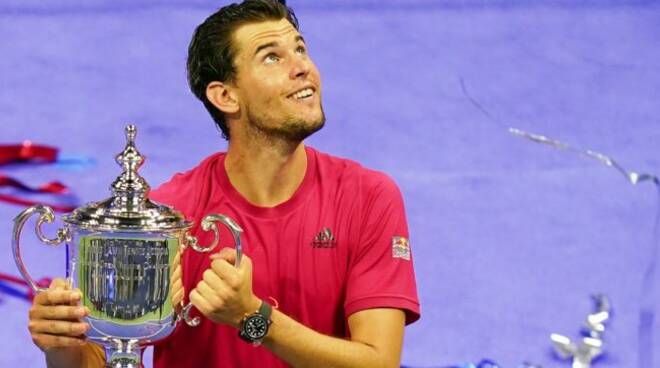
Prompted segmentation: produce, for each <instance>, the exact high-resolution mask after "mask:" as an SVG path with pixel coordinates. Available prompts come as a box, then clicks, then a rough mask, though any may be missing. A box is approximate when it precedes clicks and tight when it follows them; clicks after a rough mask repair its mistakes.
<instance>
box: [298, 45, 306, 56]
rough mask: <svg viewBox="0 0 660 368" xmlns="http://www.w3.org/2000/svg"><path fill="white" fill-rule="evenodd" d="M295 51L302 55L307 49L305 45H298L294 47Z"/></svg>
mask: <svg viewBox="0 0 660 368" xmlns="http://www.w3.org/2000/svg"><path fill="white" fill-rule="evenodd" d="M296 52H297V53H298V54H300V55H304V54H306V53H307V49H306V48H305V46H298V47H297V48H296Z"/></svg>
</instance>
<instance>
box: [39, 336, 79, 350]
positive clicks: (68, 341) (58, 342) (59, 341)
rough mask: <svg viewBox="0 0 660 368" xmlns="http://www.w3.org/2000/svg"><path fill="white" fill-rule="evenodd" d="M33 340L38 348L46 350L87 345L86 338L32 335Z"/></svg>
mask: <svg viewBox="0 0 660 368" xmlns="http://www.w3.org/2000/svg"><path fill="white" fill-rule="evenodd" d="M32 340H33V341H34V343H35V344H37V346H39V347H41V348H42V349H44V350H48V349H51V348H64V347H72V346H81V345H84V344H85V343H86V341H85V337H84V336H80V337H69V336H55V335H48V334H37V335H32Z"/></svg>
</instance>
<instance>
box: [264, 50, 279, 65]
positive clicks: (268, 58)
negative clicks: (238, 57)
mask: <svg viewBox="0 0 660 368" xmlns="http://www.w3.org/2000/svg"><path fill="white" fill-rule="evenodd" d="M279 60H280V57H279V56H277V55H275V54H274V53H272V52H271V53H270V54H268V55H266V57H264V62H265V63H267V64H270V63H276V62H277V61H279Z"/></svg>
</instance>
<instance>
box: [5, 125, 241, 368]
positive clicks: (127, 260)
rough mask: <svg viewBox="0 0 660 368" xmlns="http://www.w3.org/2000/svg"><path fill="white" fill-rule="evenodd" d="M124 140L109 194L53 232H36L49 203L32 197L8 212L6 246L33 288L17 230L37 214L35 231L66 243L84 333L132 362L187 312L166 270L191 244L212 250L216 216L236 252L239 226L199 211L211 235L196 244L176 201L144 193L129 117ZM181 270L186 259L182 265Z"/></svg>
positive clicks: (109, 361)
mask: <svg viewBox="0 0 660 368" xmlns="http://www.w3.org/2000/svg"><path fill="white" fill-rule="evenodd" d="M125 131H126V139H127V143H126V147H125V148H124V150H123V152H121V153H120V154H118V155H117V156H116V161H117V163H118V164H119V165H120V166H121V167H122V169H123V172H122V174H121V175H120V176H119V177H117V179H116V180H115V181H114V182H113V183H112V185H111V187H110V189H111V192H112V197H110V198H108V199H106V200H103V201H100V202H92V203H89V204H87V205H85V206H83V207H80V208H77V209H75V210H74V211H73V212H71V213H70V214H68V215H65V216H63V217H62V220H63V222H64V224H65V225H64V227H63V228H61V229H58V230H57V235H56V237H55V238H53V239H48V238H47V237H46V236H45V235H44V234H43V232H42V229H41V227H42V225H43V223H44V222H47V223H51V222H53V220H54V218H55V216H54V214H53V210H52V209H51V208H49V207H47V206H43V205H35V206H32V207H30V208H27V209H25V210H24V211H22V212H21V213H20V214H19V215H18V216H17V217H16V218H15V219H14V231H13V239H12V250H13V254H14V259H15V261H16V266H17V267H18V269H19V271H20V273H21V275H22V276H23V278H24V279H25V280H26V281H27V283H28V284H29V285H30V286H31V287H32V289H33V290H34V291H35V292H37V293H39V292H42V291H44V290H45V289H44V288H41V287H39V286H37V284H36V283H35V281H34V280H33V279H32V277H31V276H30V274H29V273H28V271H27V268H26V267H25V264H24V263H23V260H22V258H21V253H20V235H21V232H22V230H23V227H24V225H25V223H26V222H27V220H28V219H29V218H30V217H31V216H32V215H35V214H37V215H38V216H39V217H38V219H37V222H36V225H35V233H36V235H37V238H38V239H39V240H40V241H41V242H43V243H45V244H47V245H59V244H62V243H64V244H66V258H67V261H66V280H67V282H68V283H69V285H70V286H71V288H78V289H80V291H81V292H82V300H81V304H82V305H83V306H85V307H87V308H88V309H89V310H90V314H89V316H87V317H85V318H84V321H85V322H87V323H89V325H90V327H91V328H90V329H89V330H88V332H87V338H88V339H89V340H90V341H92V342H95V343H97V344H100V345H102V346H103V347H104V349H105V356H106V366H107V367H112V368H124V367H125V368H129V367H130V368H138V367H140V366H141V356H142V349H144V347H145V346H147V345H150V344H153V343H155V342H157V341H159V340H162V339H163V338H165V337H167V336H169V335H170V334H171V333H172V332H173V331H174V329H175V327H176V325H177V323H178V322H179V321H180V320H183V321H184V322H185V323H187V324H188V325H190V326H197V325H198V324H199V322H200V321H199V318H198V317H195V318H190V316H189V312H190V309H191V307H192V305H191V304H188V305H186V306H184V305H183V301H180V302H178V303H177V302H175V301H173V300H172V296H173V292H172V285H173V281H174V280H172V276H173V275H172V274H173V272H174V271H175V269H176V267H178V266H179V265H180V255H181V254H182V252H183V251H184V250H185V249H186V248H188V247H190V248H192V249H193V250H194V251H197V252H202V253H206V252H210V251H211V250H213V249H214V248H216V247H217V245H218V243H219V240H220V235H219V230H218V227H217V223H222V224H223V225H225V226H227V227H228V228H229V230H230V231H231V234H232V236H233V238H234V243H235V247H236V252H237V257H236V263H235V266H236V267H238V265H239V263H240V260H241V254H242V252H241V239H240V234H241V232H242V230H241V228H240V227H239V226H238V225H237V224H236V223H235V222H234V221H233V220H232V219H231V218H229V217H227V216H224V215H221V214H211V215H207V216H206V217H204V219H203V220H202V223H201V227H202V230H204V231H213V233H214V235H215V238H214V240H213V242H212V243H211V244H210V245H208V246H201V245H199V244H198V242H197V239H196V238H195V237H194V236H192V235H190V233H189V230H190V229H191V228H192V226H193V222H191V221H187V220H186V219H185V218H184V217H183V215H182V214H181V213H180V212H178V211H176V210H175V209H173V208H171V207H168V206H166V205H163V204H159V203H156V202H153V201H151V200H149V199H148V197H147V196H148V192H149V185H148V184H147V182H146V180H145V179H144V178H142V177H141V176H140V175H139V174H138V169H139V168H140V166H142V163H143V162H144V157H143V156H142V155H141V154H140V152H139V151H138V150H137V148H136V147H135V136H136V134H137V130H136V128H135V126H133V125H128V126H127V127H126V129H125ZM182 271H183V272H185V267H182Z"/></svg>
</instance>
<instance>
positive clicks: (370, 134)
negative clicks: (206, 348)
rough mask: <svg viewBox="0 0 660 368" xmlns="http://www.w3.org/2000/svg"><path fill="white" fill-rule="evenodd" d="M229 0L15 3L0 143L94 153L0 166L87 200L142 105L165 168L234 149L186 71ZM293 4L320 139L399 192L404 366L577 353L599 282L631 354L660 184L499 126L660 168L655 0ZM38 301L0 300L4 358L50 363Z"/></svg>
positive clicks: (60, 263) (51, 266)
mask: <svg viewBox="0 0 660 368" xmlns="http://www.w3.org/2000/svg"><path fill="white" fill-rule="evenodd" d="M223 4H225V2H213V1H209V0H193V1H183V0H178V1H156V0H149V1H146V0H142V1H128V0H121V1H107V0H92V1H90V0H85V1H83V0H71V1H66V2H59V3H57V2H48V3H47V4H45V3H43V2H42V1H37V0H28V1H25V0H3V1H2V2H1V3H0V35H1V36H0V83H1V86H2V88H0V143H13V142H20V141H22V140H24V139H30V140H32V141H34V142H37V143H45V144H52V145H57V146H59V147H60V148H61V149H62V151H61V154H62V155H63V156H64V157H65V158H66V157H71V156H75V157H80V156H82V157H88V158H91V159H93V160H95V162H96V164H94V165H88V166H84V167H76V166H71V165H42V166H24V165H12V166H5V167H2V168H0V170H1V171H2V172H4V173H5V174H9V175H12V176H15V177H17V178H19V179H21V180H24V181H26V182H28V183H31V184H33V185H37V184H39V183H42V182H44V181H46V180H50V179H59V180H61V181H63V182H65V183H67V184H68V185H70V186H71V188H72V190H73V192H74V193H75V196H76V198H77V199H78V200H79V201H81V202H87V201H92V200H99V199H102V198H105V197H107V196H108V191H107V187H108V185H109V184H110V182H111V181H112V180H113V179H114V178H115V177H116V175H117V174H118V167H117V166H116V165H115V163H114V162H113V155H114V154H115V153H117V152H119V151H120V150H121V148H122V147H123V143H124V138H123V133H122V129H123V126H124V124H125V123H127V122H133V123H135V124H137V125H138V128H139V135H138V145H139V148H140V149H141V151H142V152H143V153H144V154H145V155H146V156H148V162H147V165H146V166H145V167H144V168H143V170H142V173H143V175H144V176H145V177H146V178H147V179H148V180H149V182H150V183H151V184H152V186H156V185H157V184H159V183H161V182H163V181H164V180H166V179H167V178H168V177H170V176H171V175H172V174H173V173H175V172H178V171H182V170H186V169H187V168H190V167H191V166H193V165H194V164H196V163H197V162H199V161H200V160H201V159H202V158H203V157H205V156H206V155H208V154H210V153H212V152H214V151H217V150H223V149H225V147H226V144H225V142H224V141H223V140H222V139H221V138H220V135H219V134H218V133H217V132H216V130H215V128H214V126H213V124H212V122H211V119H210V118H209V117H208V116H207V113H206V111H205V110H204V108H203V106H202V105H201V104H200V103H199V102H198V101H197V100H196V99H195V98H194V97H193V96H192V94H191V93H190V92H189V91H188V89H187V85H186V81H185V68H184V65H185V58H186V50H187V44H188V42H189V39H190V36H191V34H192V30H193V29H194V27H195V26H196V25H197V24H198V23H199V22H201V21H202V20H203V19H204V18H205V17H206V16H207V15H208V14H210V13H211V12H212V11H213V10H214V9H216V8H217V7H219V6H221V5H223ZM289 4H290V5H292V6H293V7H294V8H295V9H296V10H297V13H298V16H299V18H300V20H301V25H302V31H303V33H304V35H305V38H306V39H307V41H308V45H309V48H310V51H311V53H312V56H313V58H314V59H315V61H316V63H317V65H318V66H319V68H320V70H321V73H322V78H323V82H324V89H323V92H324V107H325V110H326V113H327V116H328V124H327V126H326V128H324V130H323V131H321V132H320V133H318V134H317V135H315V136H314V137H312V138H311V139H309V141H308V143H309V144H310V145H313V146H315V147H317V148H319V149H321V150H324V151H328V152H331V153H333V154H335V155H339V156H344V157H349V158H352V159H355V160H358V161H360V162H362V163H363V164H365V165H366V166H370V167H373V168H377V169H381V170H384V171H386V172H388V173H389V174H390V175H391V176H393V177H394V178H395V180H396V181H397V182H398V183H399V185H400V186H401V189H402V191H403V193H404V198H405V201H406V205H407V210H408V218H409V223H410V228H411V234H412V235H411V241H412V247H413V254H414V257H415V266H416V272H417V277H418V287H419V293H420V298H421V302H422V319H421V320H420V321H418V322H417V323H415V324H414V325H412V326H410V327H409V328H407V330H406V340H405V347H404V354H403V363H404V364H406V365H410V366H419V367H437V366H442V365H448V364H452V363H459V362H464V361H478V360H480V359H481V358H482V357H490V358H493V359H494V360H496V361H498V362H500V363H501V364H502V365H503V366H505V367H516V366H517V365H518V364H519V363H520V362H522V361H523V360H527V361H530V362H536V363H541V364H543V365H544V367H568V366H570V363H567V362H560V361H558V360H556V359H555V358H554V357H553V354H552V352H551V348H550V343H549V334H550V333H553V332H558V333H562V334H567V335H569V336H571V337H576V336H577V333H578V329H579V327H580V324H581V323H582V321H583V320H584V318H585V316H586V314H587V313H588V312H590V311H591V301H590V299H589V295H590V294H592V293H595V292H605V293H607V295H609V296H610V298H611V300H612V303H613V305H614V307H615V308H616V314H615V316H614V320H613V323H612V324H611V325H610V326H609V328H608V330H607V334H606V338H607V340H606V350H607V356H606V357H605V358H604V359H602V360H600V361H599V362H598V363H597V364H596V365H594V366H595V367H633V366H635V365H636V359H637V358H636V357H637V348H638V342H637V320H638V308H639V304H640V301H641V279H642V274H643V271H644V268H645V267H646V266H647V265H648V264H649V261H650V257H651V250H652V247H651V244H652V239H651V235H652V225H653V214H654V211H655V206H656V202H657V196H656V193H655V190H654V189H653V187H652V186H651V185H648V184H645V185H640V186H637V187H634V186H632V185H630V184H629V183H627V182H626V181H625V180H624V179H623V177H621V176H620V175H619V174H617V173H616V172H615V171H614V170H612V169H608V168H606V167H604V166H602V165H599V164H598V163H597V162H595V161H593V160H589V159H585V158H580V157H577V156H572V155H569V154H567V153H562V152H559V151H556V150H552V149H550V148H547V147H545V146H540V145H535V144H532V143H529V142H527V141H525V140H522V139H520V138H516V137H513V136H511V135H510V134H508V133H507V131H506V128H507V127H509V126H515V127H518V128H521V129H524V130H528V131H531V132H535V133H541V134H546V135H548V136H550V137H553V138H557V139H560V140H563V141H566V142H569V143H572V144H575V145H576V146H580V147H586V148H591V149H594V150H596V151H600V152H603V153H606V154H610V155H612V156H613V157H615V158H616V159H618V161H619V162H620V163H621V164H622V165H623V166H625V167H629V168H630V169H633V170H637V171H646V172H651V173H660V155H659V154H658V142H660V105H659V101H660V100H659V98H660V4H658V3H657V2H652V1H605V0H603V1H595V0H592V1H578V0H575V1H504V0H501V1H485V0H484V1H477V0H472V1H460V0H444V1H441V0H438V1H431V0H428V1H423V0H417V1H415V0H398V1H396V0H386V1H382V0H381V1H376V0H369V1H367V0H362V1H349V0H333V1H312V0H290V1H289ZM473 101H478V103H479V104H481V106H483V108H484V109H486V110H487V111H488V114H489V115H490V117H489V116H488V115H487V114H484V112H482V111H481V110H480V109H479V108H478V107H477V106H476V105H475V103H474V102H473ZM7 192H10V191H8V190H6V189H2V193H7ZM76 198H73V199H76ZM50 199H51V198H47V197H44V200H50ZM21 209H22V208H21V207H19V206H11V205H8V204H2V203H0V218H3V219H4V221H0V234H2V236H4V238H5V247H6V248H5V252H4V254H5V256H4V257H0V271H2V272H5V273H11V274H15V275H17V274H18V272H17V270H16V267H15V265H14V262H13V259H12V257H11V252H10V250H9V248H10V234H11V228H12V222H11V219H12V218H13V217H14V216H15V215H16V214H17V213H18V212H19V211H20V210H21ZM46 229H47V232H50V233H52V232H53V231H54V229H55V227H54V226H51V227H47V228H46ZM26 230H28V231H27V233H29V234H26V235H25V236H24V242H23V247H24V249H23V252H24V258H25V261H26V263H27V264H28V266H29V268H30V269H31V272H32V273H33V275H34V276H35V277H37V278H38V277H42V276H59V275H63V272H64V250H63V249H62V248H53V249H50V248H48V247H46V246H44V245H40V244H38V243H37V242H36V241H35V239H34V236H33V235H32V234H31V226H30V227H27V228H26ZM659 299H660V296H659V295H658V293H657V292H655V294H654V300H655V302H656V305H657V301H658V300H659ZM28 308H29V304H28V303H26V302H25V301H22V300H19V299H16V298H11V297H7V296H4V297H2V300H1V301H0V313H1V314H2V315H3V316H4V321H3V328H2V329H0V341H3V344H2V346H0V367H14V366H24V367H37V366H44V363H43V358H42V356H41V354H40V352H39V351H38V349H37V348H35V347H34V346H33V345H32V343H31V339H30V337H29V334H28V332H27V328H26V325H27V310H28ZM653 329H654V331H655V333H656V335H658V323H657V322H656V325H655V326H653ZM658 339H660V338H657V339H656V344H655V346H656V347H657V346H659V345H658V341H657V340H658ZM182 353H183V354H185V352H182ZM655 356H656V361H657V360H658V359H660V348H656V349H655ZM657 364H660V362H657ZM657 364H656V365H657ZM148 365H149V364H148Z"/></svg>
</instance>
